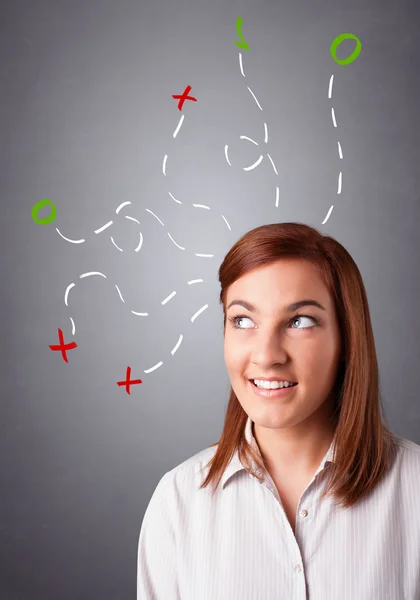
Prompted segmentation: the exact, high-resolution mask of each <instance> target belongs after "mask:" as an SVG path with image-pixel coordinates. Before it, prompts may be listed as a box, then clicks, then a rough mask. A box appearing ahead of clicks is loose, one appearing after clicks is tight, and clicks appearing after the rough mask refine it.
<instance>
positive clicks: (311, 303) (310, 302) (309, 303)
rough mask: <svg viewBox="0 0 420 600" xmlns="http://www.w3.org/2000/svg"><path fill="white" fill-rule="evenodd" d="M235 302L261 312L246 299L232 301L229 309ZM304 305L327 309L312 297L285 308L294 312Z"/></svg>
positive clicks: (252, 310)
mask: <svg viewBox="0 0 420 600" xmlns="http://www.w3.org/2000/svg"><path fill="white" fill-rule="evenodd" d="M234 304H238V305H239V306H243V307H244V308H246V309H247V310H249V311H250V312H255V313H258V312H259V310H258V309H257V307H256V306H254V305H253V304H251V303H250V302H246V301H245V300H232V302H231V303H230V304H229V306H228V309H229V308H230V307H231V306H233V305H234ZM302 306H317V307H318V308H321V309H322V310H326V309H325V308H324V307H323V306H322V304H320V303H319V302H318V301H317V300H311V299H308V300H299V301H298V302H293V303H292V304H289V306H284V307H283V310H284V311H285V312H292V311H294V310H297V309H298V308H301V307H302Z"/></svg>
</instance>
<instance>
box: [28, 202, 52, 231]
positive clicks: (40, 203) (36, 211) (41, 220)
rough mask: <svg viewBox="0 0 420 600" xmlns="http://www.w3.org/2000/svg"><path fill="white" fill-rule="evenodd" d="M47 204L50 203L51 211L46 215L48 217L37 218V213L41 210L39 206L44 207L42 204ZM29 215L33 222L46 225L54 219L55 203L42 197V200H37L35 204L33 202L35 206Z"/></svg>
mask: <svg viewBox="0 0 420 600" xmlns="http://www.w3.org/2000/svg"><path fill="white" fill-rule="evenodd" d="M47 204H51V213H50V214H49V215H48V217H45V219H38V217H37V215H38V213H39V211H40V210H41V208H44V206H46V205H47ZM31 215H32V218H33V220H34V221H35V223H39V224H40V225H47V224H48V223H52V221H54V220H55V217H56V215H57V210H56V208H55V204H53V203H52V202H51V200H48V198H44V200H40V201H39V202H37V204H35V206H34V207H33V209H32V212H31Z"/></svg>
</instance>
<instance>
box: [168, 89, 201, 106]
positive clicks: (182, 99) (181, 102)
mask: <svg viewBox="0 0 420 600" xmlns="http://www.w3.org/2000/svg"><path fill="white" fill-rule="evenodd" d="M190 92H191V86H190V85H188V86H187V87H186V88H185V90H184V92H183V93H182V95H181V96H172V98H174V100H179V102H178V108H179V110H182V107H183V105H184V102H185V100H193V101H194V102H197V98H193V97H192V96H188V94H189V93H190Z"/></svg>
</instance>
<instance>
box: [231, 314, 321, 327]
mask: <svg viewBox="0 0 420 600" xmlns="http://www.w3.org/2000/svg"><path fill="white" fill-rule="evenodd" d="M246 319H248V320H249V321H251V319H250V317H247V316H246V315H237V316H235V317H229V321H230V322H231V323H232V326H233V327H234V329H249V327H244V326H241V325H240V321H243V320H246ZM303 319H308V320H309V321H312V323H314V325H312V326H310V325H309V326H308V325H306V326H303V327H293V325H294V323H295V322H296V321H301V322H302V320H303ZM289 325H291V326H292V327H291V328H292V329H313V328H314V327H316V326H317V325H318V320H317V319H316V318H315V317H311V316H309V315H295V316H294V317H292V318H291V319H290V321H289V322H288V323H287V326H289Z"/></svg>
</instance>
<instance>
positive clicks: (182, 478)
mask: <svg viewBox="0 0 420 600" xmlns="http://www.w3.org/2000/svg"><path fill="white" fill-rule="evenodd" d="M216 450H217V444H216V445H214V446H209V447H207V448H204V449H203V450H200V451H199V452H197V453H196V454H194V455H193V456H190V457H189V458H187V459H186V460H184V461H182V462H181V463H179V464H178V465H176V466H175V467H173V468H172V469H171V470H170V471H167V472H166V473H165V474H164V475H163V477H162V478H161V479H160V481H159V483H158V487H159V488H164V489H165V490H166V491H169V489H172V490H178V491H180V490H181V489H182V490H183V491H184V492H185V491H188V490H189V489H192V487H194V488H195V489H196V488H197V483H198V481H199V479H200V483H201V481H202V480H203V479H204V477H205V475H206V474H207V470H206V469H207V467H208V463H209V461H210V460H211V459H212V458H213V456H214V454H215V452H216Z"/></svg>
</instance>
